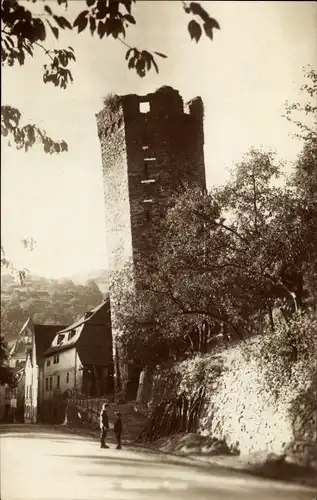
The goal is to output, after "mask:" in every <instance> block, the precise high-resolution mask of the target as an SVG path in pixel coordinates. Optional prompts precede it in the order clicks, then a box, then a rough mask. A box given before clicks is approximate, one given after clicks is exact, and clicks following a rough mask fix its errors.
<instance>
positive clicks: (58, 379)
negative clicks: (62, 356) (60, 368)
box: [56, 375, 60, 387]
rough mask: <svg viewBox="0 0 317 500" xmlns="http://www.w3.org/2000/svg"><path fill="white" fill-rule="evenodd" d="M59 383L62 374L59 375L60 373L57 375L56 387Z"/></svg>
mask: <svg viewBox="0 0 317 500" xmlns="http://www.w3.org/2000/svg"><path fill="white" fill-rule="evenodd" d="M59 383H60V376H59V375H57V382H56V387H59Z"/></svg>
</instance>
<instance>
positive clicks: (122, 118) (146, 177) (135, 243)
mask: <svg viewBox="0 0 317 500" xmlns="http://www.w3.org/2000/svg"><path fill="white" fill-rule="evenodd" d="M96 118H97V127H98V136H99V140H100V144H101V155H102V171H103V183H104V199H105V212H106V232H107V248H108V261H109V271H110V284H111V275H112V273H115V272H117V271H120V270H122V269H123V268H124V266H125V264H126V263H127V262H128V261H131V260H132V262H135V260H136V259H137V257H138V256H139V255H140V253H141V252H142V251H144V250H146V248H147V247H148V242H149V231H150V230H151V227H152V225H153V223H154V221H155V220H156V218H161V217H164V213H165V211H166V209H167V207H168V204H169V201H170V200H171V197H172V196H173V195H174V194H175V193H176V192H177V191H178V190H180V189H182V187H183V186H184V185H185V184H186V185H198V186H200V187H201V188H203V189H204V188H205V187H206V178H205V165H204V150H203V146H204V132H203V103H202V100H201V99H200V98H199V97H197V98H195V99H192V100H191V101H190V102H189V103H188V104H187V105H186V106H184V103H183V99H182V97H181V96H180V95H179V93H178V91H176V90H174V89H173V88H171V87H162V88H160V89H159V90H157V91H156V92H154V93H153V94H148V95H146V96H138V95H134V94H130V95H125V96H113V97H109V98H107V99H106V100H105V107H104V109H103V110H102V111H100V112H99V113H98V114H97V115H96ZM152 251H153V248H152ZM111 314H112V317H113V318H115V315H116V306H115V304H114V303H112V308H111ZM113 336H114V346H116V341H115V339H116V332H115V331H114V332H113ZM115 348H116V347H115ZM117 349H118V345H117ZM119 350H120V349H119ZM119 372H120V369H119V365H118V366H117V367H115V373H116V381H115V382H116V386H117V390H118V389H119V388H120V389H123V390H124V392H125V393H126V394H127V397H128V398H129V399H134V397H135V393H136V390H137V385H138V379H139V373H140V370H138V369H137V368H136V367H132V366H129V365H127V364H125V369H121V373H120V375H121V377H120V380H119Z"/></svg>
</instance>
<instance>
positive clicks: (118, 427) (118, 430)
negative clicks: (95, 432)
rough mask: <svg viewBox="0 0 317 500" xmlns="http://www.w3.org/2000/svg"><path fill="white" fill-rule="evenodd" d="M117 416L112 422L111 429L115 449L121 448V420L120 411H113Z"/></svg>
mask: <svg viewBox="0 0 317 500" xmlns="http://www.w3.org/2000/svg"><path fill="white" fill-rule="evenodd" d="M115 416H116V417H117V418H116V420H115V423H114V427H113V431H114V434H115V436H116V440H117V450H121V434H122V420H121V413H120V412H119V411H117V412H115Z"/></svg>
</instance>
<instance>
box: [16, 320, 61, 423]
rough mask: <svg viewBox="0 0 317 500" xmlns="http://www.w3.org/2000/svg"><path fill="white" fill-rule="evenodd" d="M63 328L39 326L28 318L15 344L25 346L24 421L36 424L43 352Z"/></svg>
mask: <svg viewBox="0 0 317 500" xmlns="http://www.w3.org/2000/svg"><path fill="white" fill-rule="evenodd" d="M62 328H64V326H63V325H40V324H36V323H33V321H32V319H31V318H29V319H28V320H27V321H26V323H25V324H24V325H23V327H22V329H21V331H20V333H19V336H18V339H17V342H16V343H17V344H18V343H19V342H20V344H24V346H25V356H24V359H25V368H24V421H25V422H31V423H36V422H37V421H38V417H39V415H38V409H39V407H40V404H41V393H42V387H41V381H42V379H43V376H42V372H43V358H42V355H43V353H44V351H46V349H47V348H48V347H49V345H50V344H51V342H52V340H53V338H54V337H55V335H56V332H57V331H59V330H60V329H62Z"/></svg>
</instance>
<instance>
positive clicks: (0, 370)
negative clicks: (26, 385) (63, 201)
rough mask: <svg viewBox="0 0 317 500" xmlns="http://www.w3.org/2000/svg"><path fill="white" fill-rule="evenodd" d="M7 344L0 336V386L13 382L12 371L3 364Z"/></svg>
mask: <svg viewBox="0 0 317 500" xmlns="http://www.w3.org/2000/svg"><path fill="white" fill-rule="evenodd" d="M6 349H7V343H6V342H5V340H4V337H2V336H0V384H1V385H5V384H11V383H12V382H13V374H12V370H11V368H10V367H9V366H7V365H6V364H5V362H6V360H7V358H8V356H7V352H6Z"/></svg>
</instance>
